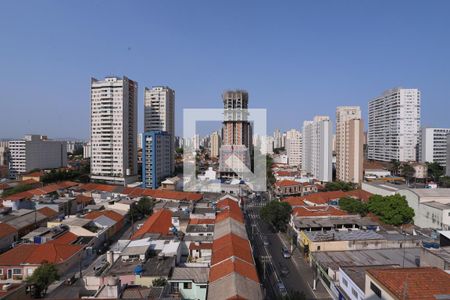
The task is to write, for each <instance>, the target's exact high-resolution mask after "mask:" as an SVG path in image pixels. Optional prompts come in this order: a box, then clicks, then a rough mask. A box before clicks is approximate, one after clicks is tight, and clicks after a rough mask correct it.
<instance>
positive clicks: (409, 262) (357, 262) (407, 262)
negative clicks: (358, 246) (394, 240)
mask: <svg viewBox="0 0 450 300" xmlns="http://www.w3.org/2000/svg"><path fill="white" fill-rule="evenodd" d="M420 249H421V248H403V249H399V248H396V249H376V250H351V251H323V252H314V253H312V255H313V257H314V260H315V261H317V262H318V263H319V264H320V265H321V266H322V268H324V269H328V268H331V269H333V270H334V271H337V270H338V269H339V267H340V266H372V265H399V266H405V267H415V266H416V265H417V263H418V259H420ZM416 259H417V260H416Z"/></svg>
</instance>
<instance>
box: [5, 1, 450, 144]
mask: <svg viewBox="0 0 450 300" xmlns="http://www.w3.org/2000/svg"><path fill="white" fill-rule="evenodd" d="M405 4H407V5H405ZM4 6H5V9H3V10H2V12H0V16H1V18H0V25H3V26H1V28H2V29H0V33H1V35H2V36H3V38H4V40H7V41H8V43H7V44H5V47H2V49H0V54H2V55H0V65H1V66H2V69H3V71H4V72H2V74H0V79H1V81H2V83H3V84H2V89H0V99H2V108H3V109H4V110H5V111H8V112H10V113H8V115H4V116H3V117H2V126H0V137H1V138H19V137H21V136H23V135H24V134H27V133H40V134H46V135H48V136H49V137H54V138H57V137H59V138H62V137H73V138H83V139H86V138H88V136H89V115H90V114H89V107H90V105H89V103H90V101H89V80H90V78H91V77H96V78H103V77H105V76H107V75H109V74H116V75H118V76H127V77H130V78H133V80H136V81H137V82H138V84H139V90H138V113H139V116H138V124H139V126H138V131H139V132H143V128H142V127H143V125H142V124H143V122H142V121H143V114H144V109H143V107H144V105H143V100H144V89H143V87H144V86H148V87H152V86H158V85H167V86H170V87H171V88H173V89H174V90H175V92H176V93H177V104H176V118H177V119H180V121H179V122H177V125H176V135H181V124H182V122H181V116H182V109H183V108H198V107H206V108H220V102H219V101H220V98H221V94H222V93H223V91H225V90H227V89H245V90H247V91H248V92H249V99H250V101H251V102H252V103H253V105H252V106H253V107H255V108H267V109H268V120H269V122H268V130H267V131H268V133H272V132H273V131H274V130H275V129H276V128H280V129H282V131H286V130H288V129H290V128H295V129H298V130H299V129H301V124H302V123H303V121H305V120H309V119H311V118H312V117H313V116H315V115H328V116H330V117H331V119H332V120H333V121H334V111H335V109H336V107H337V106H350V105H357V106H360V107H361V109H362V116H363V120H364V123H365V127H367V110H368V102H369V101H370V100H371V99H374V98H375V97H377V96H378V95H380V94H381V93H382V92H383V91H385V90H387V89H391V88H394V87H398V86H401V87H404V88H418V89H419V90H420V91H421V93H422V124H421V125H422V126H429V127H448V124H447V122H446V111H448V109H449V108H450V107H449V105H450V104H449V103H450V101H448V99H450V88H446V87H445V86H446V83H447V82H448V81H449V80H450V74H449V72H448V69H449V67H450V65H449V64H450V62H449V61H448V59H447V53H449V50H450V43H449V41H447V40H446V39H442V37H443V36H448V35H449V34H450V24H449V23H450V21H449V20H448V18H446V12H447V11H448V8H450V4H449V3H446V2H444V1H441V2H436V3H435V5H434V6H430V5H427V4H425V3H420V2H418V1H408V2H405V1H400V2H396V3H391V2H388V1H383V2H377V3H376V4H375V3H365V4H360V3H358V2H356V1H355V2H351V3H348V4H347V5H342V4H337V3H331V2H330V3H326V4H325V3H322V4H317V3H314V4H302V3H293V2H292V3H290V5H285V6H275V7H273V6H268V5H266V4H265V3H259V2H258V3H257V4H255V3H253V4H251V3H239V4H238V2H234V3H232V4H231V5H230V4H229V3H228V4H221V3H215V4H209V5H203V6H201V5H198V6H194V5H189V4H186V3H182V2H173V3H153V5H152V6H150V5H149V4H146V3H138V4H136V6H133V8H131V7H127V6H122V5H120V3H118V2H111V3H110V5H109V6H108V7H103V6H96V5H93V6H89V7H88V6H86V5H83V4H70V5H69V4H63V3H54V2H52V3H51V2H46V3H39V4H36V3H27V4H26V5H25V4H20V3H6V4H5V5H4ZM136 7H137V8H139V9H135V8H136ZM88 8H89V9H88ZM149 9H151V10H152V11H158V12H160V14H158V15H157V16H156V17H154V18H150V17H149V15H148V13H147V11H149ZM399 10H401V11H402V14H398V13H397V12H398V11H399ZM48 11H52V12H54V15H53V14H49V13H48ZM19 12H20V14H19ZM75 15H76V16H77V17H74V16H75ZM80 15H81V16H83V17H84V18H85V19H86V20H87V22H85V23H83V22H80V20H81V19H80V18H78V16H80ZM111 16H113V17H112V18H111ZM119 16H120V18H119ZM114 17H116V18H114ZM122 17H123V20H124V21H125V22H127V23H126V24H127V25H128V26H124V28H125V29H124V28H121V26H119V25H121V24H122V21H123V20H122ZM244 17H245V18H244ZM247 17H248V18H247ZM168 18H170V20H171V21H172V22H165V21H166V20H167V19H168ZM228 18H232V19H233V20H235V21H234V22H229V21H228ZM25 19H26V22H25ZM63 19H64V21H65V22H61V21H62V20H63ZM118 20H120V22H119V21H118ZM268 20H269V21H268ZM412 20H414V22H413V21H412ZM421 20H423V21H421ZM56 24H58V26H56ZM205 24H208V26H204V25H205ZM130 28H132V29H133V30H135V31H136V32H135V34H133V35H130V36H123V38H122V39H117V38H116V37H117V36H118V35H120V34H121V33H123V32H126V31H127V30H129V29H130ZM192 32H195V34H194V33H192ZM142 36H144V37H145V36H148V40H147V41H146V40H145V39H144V41H143V39H142V38H141V37H142ZM100 37H101V38H100ZM157 41H161V42H163V43H164V44H163V45H166V46H161V47H154V44H155V43H156V42H157ZM227 41H233V43H232V45H239V46H236V47H230V46H229V44H228V43H227ZM254 49H258V51H257V52H255V51H254ZM115 57H124V59H123V60H114V59H113V58H115ZM44 62H45V63H44ZM237 67H240V68H239V70H241V71H240V72H235V70H236V69H237ZM194 73H195V76H194ZM24 86H26V87H27V88H23V87H24ZM442 87H444V88H442ZM279 103H283V104H284V107H285V109H283V106H281V107H280V106H279ZM436 107H440V109H436ZM69 111H70V113H68V112H69ZM16 120H25V121H24V122H17V121H16ZM11 124H14V125H11Z"/></svg>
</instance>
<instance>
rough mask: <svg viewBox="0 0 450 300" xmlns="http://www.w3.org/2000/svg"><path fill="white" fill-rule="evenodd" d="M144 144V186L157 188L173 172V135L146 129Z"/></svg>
mask: <svg viewBox="0 0 450 300" xmlns="http://www.w3.org/2000/svg"><path fill="white" fill-rule="evenodd" d="M142 146H143V148H142V183H143V187H145V188H152V189H156V188H158V187H159V186H160V184H161V182H162V181H163V180H165V179H166V178H167V177H169V176H170V175H171V174H172V170H173V166H172V164H173V159H172V157H173V155H172V153H173V151H174V150H173V141H172V136H171V135H170V134H169V133H168V132H166V131H146V132H144V134H143V136H142Z"/></svg>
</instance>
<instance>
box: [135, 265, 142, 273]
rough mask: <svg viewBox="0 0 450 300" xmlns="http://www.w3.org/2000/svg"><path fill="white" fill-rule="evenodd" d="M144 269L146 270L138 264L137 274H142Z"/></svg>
mask: <svg viewBox="0 0 450 300" xmlns="http://www.w3.org/2000/svg"><path fill="white" fill-rule="evenodd" d="M143 271H144V269H143V268H142V266H141V265H137V266H136V268H134V274H135V275H141V274H142V272H143Z"/></svg>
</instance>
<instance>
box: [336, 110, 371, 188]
mask: <svg viewBox="0 0 450 300" xmlns="http://www.w3.org/2000/svg"><path fill="white" fill-rule="evenodd" d="M363 132H364V130H363V122H362V119H361V109H360V107H359V106H340V107H338V108H337V109H336V135H335V139H334V140H335V143H336V144H335V151H336V179H337V180H339V181H344V182H353V183H356V184H360V183H361V181H362V177H363V139H364V134H363Z"/></svg>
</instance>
